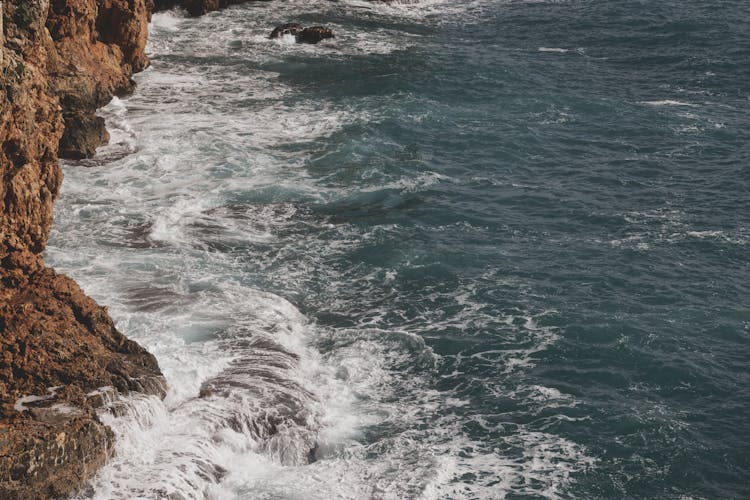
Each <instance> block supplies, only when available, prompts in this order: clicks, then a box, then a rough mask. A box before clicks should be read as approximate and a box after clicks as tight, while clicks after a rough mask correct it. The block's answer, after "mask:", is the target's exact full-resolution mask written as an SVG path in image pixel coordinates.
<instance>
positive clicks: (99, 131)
mask: <svg viewBox="0 0 750 500" xmlns="http://www.w3.org/2000/svg"><path fill="white" fill-rule="evenodd" d="M64 116H65V132H63V136H62V138H61V139H60V150H59V155H60V156H61V157H63V158H71V159H81V158H88V157H90V156H93V155H94V153H96V148H98V147H99V146H102V145H104V144H107V142H109V132H107V128H106V126H105V124H104V118H102V117H100V116H96V115H95V114H93V113H81V112H78V113H75V112H74V113H66V114H65V115H64Z"/></svg>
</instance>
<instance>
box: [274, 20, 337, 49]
mask: <svg viewBox="0 0 750 500" xmlns="http://www.w3.org/2000/svg"><path fill="white" fill-rule="evenodd" d="M284 35H294V38H295V41H296V42H297V43H313V44H314V43H318V42H320V41H322V40H325V39H326V38H334V34H333V31H331V30H330V29H328V28H324V27H323V26H311V27H309V28H305V27H303V26H302V25H301V24H298V23H288V24H282V25H281V26H277V27H276V28H274V30H273V31H272V32H271V34H270V35H269V38H279V37H282V36H284Z"/></svg>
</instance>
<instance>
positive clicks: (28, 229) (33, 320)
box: [0, 0, 165, 499]
mask: <svg viewBox="0 0 750 500" xmlns="http://www.w3.org/2000/svg"><path fill="white" fill-rule="evenodd" d="M3 7H4V12H2V16H0V18H2V24H3V26H0V27H1V28H3V29H2V30H0V33H2V35H1V36H0V143H1V144H2V146H1V149H0V199H1V200H2V205H0V211H1V212H2V216H1V217H0V262H1V263H2V265H1V266H0V498H3V499H5V498H8V499H12V498H46V497H57V496H61V495H65V494H68V493H70V492H71V491H72V490H74V489H75V488H77V487H79V486H80V485H81V484H82V483H83V481H85V480H86V479H87V478H88V477H89V476H90V475H91V474H92V473H93V472H94V471H95V470H96V469H97V468H98V467H100V466H101V465H102V464H103V463H104V462H105V461H106V460H107V459H108V458H109V456H110V455H111V453H112V450H113V434H112V431H111V430H110V429H109V428H108V427H107V426H105V425H104V424H102V423H101V422H100V421H99V420H98V419H97V417H96V415H95V414H94V411H93V409H94V408H95V407H96V406H97V405H99V404H101V402H102V400H103V397H102V393H103V392H109V393H110V394H114V393H115V391H119V392H128V391H141V392H146V393H150V394H157V395H160V396H163V395H164V390H165V384H164V380H163V377H162V376H161V373H160V371H159V367H158V365H157V363H156V360H155V358H154V357H153V356H152V355H151V354H149V353H148V352H146V351H145V350H144V349H143V348H142V347H140V346H139V345H138V344H136V343H135V342H132V341H130V340H128V339H127V338H125V336H123V335H122V334H121V333H120V332H119V331H117V329H116V328H115V326H114V324H113V322H112V320H111V319H110V318H109V316H108V315H107V311H106V309H104V308H102V307H101V306H99V305H97V304H96V303H95V302H94V301H93V300H92V299H90V298H89V297H87V296H86V295H85V294H84V293H83V292H82V291H81V289H80V288H79V287H78V285H76V284H75V282H73V281H72V280H71V279H69V278H67V277H65V276H61V275H59V274H57V273H55V272H54V271H53V270H52V269H49V268H47V267H45V265H44V263H43V261H42V252H43V250H44V248H45V245H46V242H47V237H48V235H49V232H50V228H51V224H52V216H53V203H54V200H55V197H56V196H57V194H58V191H59V189H60V184H61V182H62V171H61V169H60V166H59V164H58V161H57V158H58V154H60V155H61V156H66V157H73V158H81V157H85V156H90V155H91V154H92V153H93V152H94V150H95V149H96V147H97V146H98V145H101V144H103V143H104V142H106V140H107V137H108V136H107V132H106V130H105V129H104V123H103V121H102V120H101V119H99V118H98V117H96V115H95V111H96V108H97V107H100V106H102V105H104V104H105V103H106V102H108V101H109V99H111V97H112V96H113V95H121V94H124V93H127V92H129V91H130V90H132V88H133V83H132V80H131V75H132V73H133V72H135V71H139V70H141V69H143V68H145V67H146V65H147V63H148V61H147V59H146V56H145V54H144V47H145V42H146V36H147V22H148V16H149V9H150V6H149V5H147V3H146V0H53V1H51V2H50V1H49V0H17V1H15V2H12V3H8V2H4V3H3V4H2V7H0V9H2V8H3ZM102 387H108V388H109V389H107V390H105V391H102V390H99V391H97V389H100V388H102Z"/></svg>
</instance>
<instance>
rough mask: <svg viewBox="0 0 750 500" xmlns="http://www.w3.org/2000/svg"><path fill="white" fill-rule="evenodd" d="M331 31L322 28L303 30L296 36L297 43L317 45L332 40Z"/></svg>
mask: <svg viewBox="0 0 750 500" xmlns="http://www.w3.org/2000/svg"><path fill="white" fill-rule="evenodd" d="M333 37H334V35H333V31H331V30H330V29H328V28H324V27H323V26H312V27H310V28H305V29H303V30H302V31H300V32H299V33H298V34H297V43H318V42H321V41H323V40H325V39H327V38H333Z"/></svg>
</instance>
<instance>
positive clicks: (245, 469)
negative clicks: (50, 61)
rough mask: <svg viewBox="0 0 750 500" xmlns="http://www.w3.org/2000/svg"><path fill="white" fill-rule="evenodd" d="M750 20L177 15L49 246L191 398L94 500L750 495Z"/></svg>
mask: <svg viewBox="0 0 750 500" xmlns="http://www.w3.org/2000/svg"><path fill="white" fill-rule="evenodd" d="M749 5H750V4H747V3H746V2H741V1H732V0H729V1H725V2H719V3H715V2H714V3H709V2H698V1H693V0H689V1H676V0H666V1H663V2H638V1H622V2H604V1H497V0H496V1H493V0H468V1H447V0H425V1H421V2H402V3H393V4H380V3H370V2H364V1H349V0H346V1H339V2H331V1H327V0H291V1H274V2H256V3H248V4H244V5H241V6H235V7H232V8H229V9H226V10H224V11H221V12H215V13H211V14H208V15H206V16H204V17H201V18H198V19H190V18H187V17H185V15H184V14H183V13H181V12H180V11H172V12H166V13H161V14H157V15H155V16H154V18H153V22H152V24H151V26H150V41H149V47H148V50H149V52H150V57H151V61H152V65H151V67H150V68H149V69H147V70H146V71H144V72H143V73H141V74H139V75H137V76H136V81H137V83H138V88H137V90H136V92H135V94H134V95H132V96H131V97H128V98H124V99H114V100H113V102H112V103H111V104H110V105H108V106H107V107H106V108H105V109H103V110H102V111H101V114H102V116H104V117H105V118H106V120H107V125H108V127H109V129H110V131H111V134H112V141H111V143H110V144H109V145H108V146H106V147H103V148H101V149H100V150H99V152H98V154H97V156H96V157H95V158H94V159H92V160H86V161H83V162H78V163H67V164H65V166H64V170H65V176H66V178H65V182H64V185H63V189H62V193H61V195H60V198H59V200H58V202H57V205H56V219H55V225H54V231H53V234H52V237H51V241H50V244H49V247H48V250H47V254H46V258H47V262H48V263H50V264H51V265H53V266H55V267H56V268H57V269H58V270H60V271H62V272H65V273H67V274H69V275H71V276H72V277H74V278H75V279H76V280H77V281H78V282H79V283H80V284H81V285H82V286H83V288H84V290H85V291H86V292H87V293H88V294H90V295H91V296H93V297H94V298H95V299H97V300H98V301H99V302H100V303H101V304H104V305H107V306H108V307H109V311H110V313H111V315H112V317H113V318H114V319H115V321H116V323H117V326H118V328H119V329H120V330H121V331H122V332H123V333H125V334H126V335H128V336H130V337H131V338H133V339H135V340H137V341H138V342H140V343H141V344H142V345H144V346H145V347H146V348H148V349H149V350H150V351H151V352H152V353H154V354H155V355H156V357H157V359H158V361H159V363H160V366H161V367H162V370H163V371H164V374H165V376H166V378H167V380H168V382H169V384H170V390H169V393H168V395H167V397H166V399H165V400H164V401H159V400H158V399H156V398H153V397H145V396H137V395H134V396H130V397H128V398H124V399H122V400H117V401H113V402H112V403H111V404H110V405H109V407H108V409H105V410H103V411H102V414H101V418H102V419H103V420H104V421H105V422H106V423H108V424H109V425H111V426H112V428H113V429H114V431H115V433H116V435H117V445H116V446H117V448H116V456H115V457H114V458H113V460H112V461H111V462H110V463H109V464H108V465H106V466H105V467H104V468H103V469H101V471H100V472H99V473H98V474H97V475H96V476H95V478H94V479H93V480H92V481H91V482H90V484H89V485H88V486H87V487H86V488H85V489H84V490H83V491H82V492H81V493H80V494H79V496H80V497H82V498H89V497H94V498H99V499H111V498H122V499H133V498H172V499H180V498H184V499H193V498H211V499H225V498H227V499H228V498H242V499H256V498H258V499H309V498H319V499H331V498H351V499H355V498H356V499H359V498H382V499H403V498H428V499H438V498H440V499H443V498H503V497H511V498H571V497H577V498H611V497H631V498H632V497H651V498H729V497H735V498H737V497H743V496H746V495H749V494H750V489H748V484H750V424H749V423H748V415H750V386H749V382H750V371H749V369H748V361H749V360H750V326H749V325H750V310H749V309H748V298H749V297H750V295H749V292H750V286H749V283H750V269H749V264H750V254H749V253H748V250H749V249H748V244H749V242H750V193H748V188H749V187H750V114H749V113H748V111H750V43H749V42H748V40H749V39H750V38H749V36H750V31H749V30H748V26H750V7H749ZM286 22H300V23H303V24H305V25H318V24H319V25H325V26H328V27H330V28H332V29H333V30H334V32H335V33H336V38H335V39H333V40H327V41H325V42H323V43H321V44H319V45H315V46H313V45H298V44H294V43H290V40H270V39H268V34H269V33H270V31H271V30H272V29H273V28H274V27H275V26H276V25H278V24H282V23H286Z"/></svg>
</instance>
